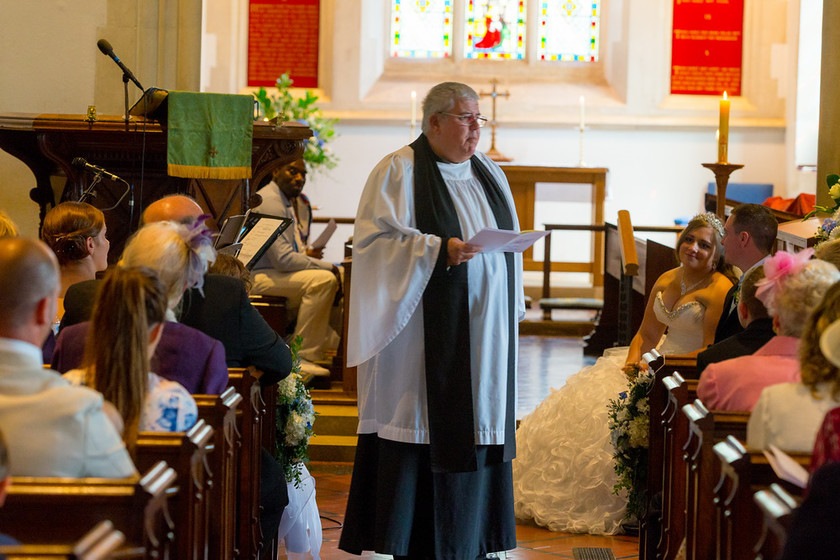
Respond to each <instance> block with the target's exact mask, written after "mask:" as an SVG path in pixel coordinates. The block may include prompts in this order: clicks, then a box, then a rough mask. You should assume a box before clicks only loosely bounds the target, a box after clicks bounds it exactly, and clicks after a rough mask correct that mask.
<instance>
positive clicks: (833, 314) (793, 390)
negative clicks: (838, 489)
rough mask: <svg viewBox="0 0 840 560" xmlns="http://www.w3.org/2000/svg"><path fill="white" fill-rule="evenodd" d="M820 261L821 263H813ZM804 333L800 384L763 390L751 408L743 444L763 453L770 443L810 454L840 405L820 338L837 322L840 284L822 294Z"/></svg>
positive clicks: (839, 381)
mask: <svg viewBox="0 0 840 560" xmlns="http://www.w3.org/2000/svg"><path fill="white" fill-rule="evenodd" d="M815 262H822V261H815ZM826 266H830V267H831V270H830V271H828V272H826V274H828V275H829V276H830V277H831V278H834V282H836V281H837V280H838V279H840V273H838V272H837V269H836V268H834V266H833V265H828V264H827V263H826ZM824 293H825V297H823V299H822V301H821V302H820V303H819V305H817V306H816V307H815V308H814V310H813V313H812V314H811V316H810V318H809V319H808V321H807V323H806V325H805V329H804V331H803V333H802V339H801V341H800V348H799V369H800V375H801V378H802V381H801V382H799V383H782V384H779V385H773V386H771V387H767V388H766V389H764V390H763V391H762V392H761V397H760V398H759V399H758V402H757V403H756V405H755V408H753V413H752V415H751V416H750V422H749V424H748V426H747V446H748V447H750V448H754V449H763V448H766V447H767V446H769V445H771V444H773V445H775V446H776V447H779V448H780V449H784V450H786V451H803V452H810V451H811V450H812V449H813V448H814V441H815V439H816V435H817V431H818V429H819V427H820V424H821V423H822V421H823V418H824V417H825V415H826V413H827V412H828V411H829V410H831V409H832V408H835V407H837V406H840V370H838V368H837V367H836V366H835V365H834V364H833V363H831V362H830V361H828V360H827V359H826V357H825V355H824V354H823V352H822V351H821V350H820V338H821V336H822V334H823V332H824V331H825V330H826V329H827V327H828V326H829V325H831V324H832V323H833V322H834V321H837V320H838V319H840V285H837V284H834V285H832V286H831V287H830V288H828V289H827V290H826V291H825V292H824Z"/></svg>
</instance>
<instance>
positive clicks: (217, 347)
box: [52, 222, 228, 394]
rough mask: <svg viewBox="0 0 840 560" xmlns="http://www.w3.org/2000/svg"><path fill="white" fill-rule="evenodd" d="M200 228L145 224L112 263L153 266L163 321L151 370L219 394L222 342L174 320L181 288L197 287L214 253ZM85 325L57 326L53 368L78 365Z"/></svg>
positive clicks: (224, 379) (193, 389)
mask: <svg viewBox="0 0 840 560" xmlns="http://www.w3.org/2000/svg"><path fill="white" fill-rule="evenodd" d="M203 227H204V226H203V225H202V224H196V225H193V226H187V225H182V224H176V223H174V222H156V223H153V224H149V225H146V226H144V227H143V228H141V229H140V230H139V231H137V233H136V234H134V236H133V237H132V238H131V239H130V240H129V241H128V244H127V245H126V247H125V250H124V251H123V254H122V257H121V258H120V261H119V263H118V266H126V267H133V266H144V267H147V268H150V269H152V270H154V271H155V272H156V273H157V275H158V277H159V278H160V281H161V283H162V284H163V286H164V289H165V291H166V299H167V311H166V321H165V322H164V326H163V334H162V335H161V340H160V343H159V344H158V347H157V350H156V351H155V353H154V356H153V358H152V371H154V372H155V373H157V374H158V375H160V376H161V377H164V378H166V379H169V380H171V381H177V382H178V383H180V384H181V385H183V386H184V387H186V388H187V390H188V391H189V392H190V393H206V394H220V393H221V392H222V391H224V389H225V387H227V383H228V371H227V365H226V363H225V350H224V347H223V346H222V343H221V342H219V341H218V340H215V339H213V338H210V337H209V336H207V335H206V334H204V333H202V332H201V331H198V330H196V329H193V328H191V327H187V326H185V325H181V324H179V323H177V322H176V321H175V314H174V311H173V310H174V309H175V308H176V306H177V305H178V304H179V303H180V301H181V298H182V296H183V295H184V292H185V291H186V290H187V289H189V288H192V287H198V288H200V287H201V286H202V284H203V281H204V273H205V272H206V271H207V266H208V263H209V262H210V261H212V260H213V259H214V258H215V251H213V248H212V246H211V245H210V239H209V235H206V234H205V230H203ZM94 313H95V312H94ZM88 327H89V323H79V324H77V325H71V326H69V327H65V328H63V329H62V330H61V333H60V334H59V336H58V343H57V345H56V349H55V354H54V355H53V360H52V365H53V368H54V369H56V370H58V371H60V372H62V373H64V372H67V371H69V370H71V369H75V368H78V367H79V366H80V364H81V361H82V354H83V351H84V340H85V336H86V333H87V331H88Z"/></svg>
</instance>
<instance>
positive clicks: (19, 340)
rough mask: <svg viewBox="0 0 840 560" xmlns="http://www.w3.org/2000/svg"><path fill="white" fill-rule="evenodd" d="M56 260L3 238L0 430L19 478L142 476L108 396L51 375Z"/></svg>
mask: <svg viewBox="0 0 840 560" xmlns="http://www.w3.org/2000/svg"><path fill="white" fill-rule="evenodd" d="M59 285H60V284H59V271H58V262H57V261H56V258H55V255H53V253H52V251H50V249H49V248H48V247H47V246H46V245H44V244H43V243H41V242H40V241H35V240H31V239H24V238H0V426H3V432H4V434H5V436H6V441H7V443H8V446H9V452H10V454H11V455H12V456H13V457H14V458H15V460H14V463H13V464H12V469H11V473H12V475H16V476H66V477H89V476H98V477H107V478H122V477H127V476H132V475H134V474H136V471H135V469H134V464H133V463H132V462H131V458H130V457H129V455H128V452H127V451H126V448H125V445H124V444H123V441H122V438H121V437H120V434H119V433H118V432H117V430H116V429H115V428H114V426H113V424H111V422H110V421H109V420H108V418H107V416H106V414H105V412H104V411H103V398H102V395H101V394H99V393H97V392H96V391H94V390H92V389H88V388H86V387H73V386H72V385H70V383H69V382H68V381H67V380H66V379H62V378H61V376H60V375H58V373H56V372H55V371H52V370H49V369H45V368H44V367H43V362H42V358H41V344H43V342H44V339H45V338H46V337H47V333H48V332H49V331H50V329H51V327H52V322H53V318H54V317H55V312H56V309H57V307H58V301H57V299H58V291H59Z"/></svg>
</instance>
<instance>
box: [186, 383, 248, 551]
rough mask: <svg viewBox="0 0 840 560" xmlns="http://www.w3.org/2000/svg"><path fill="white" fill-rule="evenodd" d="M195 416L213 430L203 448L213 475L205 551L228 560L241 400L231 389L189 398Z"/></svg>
mask: <svg viewBox="0 0 840 560" xmlns="http://www.w3.org/2000/svg"><path fill="white" fill-rule="evenodd" d="M193 398H194V399H195V402H196V404H197V405H198V416H199V418H201V419H202V420H204V421H205V422H207V423H208V424H209V425H211V426H212V427H213V429H214V430H215V431H214V434H213V439H212V441H211V443H210V444H209V445H208V446H207V461H208V465H209V468H210V471H211V472H212V473H213V480H212V482H213V488H212V491H211V493H210V498H209V501H208V503H209V504H210V525H209V527H208V531H207V532H208V547H209V550H210V558H211V559H214V560H231V559H232V558H233V557H234V554H235V550H236V519H237V518H236V500H237V479H238V478H239V476H238V466H239V463H238V459H237V458H238V456H239V452H240V446H241V441H240V440H241V436H240V432H239V431H238V430H237V428H236V413H237V410H238V409H239V407H240V405H241V403H242V396H241V395H240V394H239V393H237V392H236V389H234V388H233V387H228V388H227V389H226V390H225V392H224V393H222V394H221V395H193Z"/></svg>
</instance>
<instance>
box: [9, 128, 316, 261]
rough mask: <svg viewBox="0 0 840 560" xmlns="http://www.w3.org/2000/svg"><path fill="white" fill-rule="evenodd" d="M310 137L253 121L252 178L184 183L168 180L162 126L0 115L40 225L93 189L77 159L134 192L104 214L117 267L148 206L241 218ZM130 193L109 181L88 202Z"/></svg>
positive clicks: (99, 203) (109, 202)
mask: <svg viewBox="0 0 840 560" xmlns="http://www.w3.org/2000/svg"><path fill="white" fill-rule="evenodd" d="M311 135H312V131H311V130H310V129H309V128H308V127H307V126H305V125H301V124H298V123H292V122H289V123H283V124H281V125H275V124H272V123H268V122H262V121H256V122H254V135H253V146H252V152H251V168H252V175H251V179H249V180H226V181H222V180H209V179H184V178H180V177H170V176H169V175H167V172H166V169H167V165H166V139H167V129H166V125H165V124H161V123H159V122H157V121H153V120H146V119H144V118H142V117H132V118H131V120H130V122H129V123H128V127H126V123H125V121H124V119H123V117H122V116H101V115H100V116H98V117H97V118H96V120H93V121H89V120H87V116H86V115H50V114H42V115H36V114H26V113H8V114H2V115H0V148H2V149H3V150H5V151H6V152H8V153H10V154H11V155H13V156H15V157H16V158H18V159H19V160H21V161H22V162H23V163H25V164H26V165H27V167H29V169H30V170H31V171H32V173H33V174H34V175H35V186H34V187H33V188H31V190H30V192H29V196H30V198H32V200H34V201H35V202H36V203H38V205H39V206H40V217H41V223H43V219H44V214H45V213H46V212H47V210H49V209H50V208H51V207H53V206H54V205H55V204H56V202H61V201H65V200H79V197H80V196H81V195H82V193H83V192H84V190H85V188H86V187H87V186H88V185H89V182H90V179H91V176H90V175H89V174H88V173H86V172H85V171H84V170H80V169H77V168H75V167H73V165H72V161H73V159H74V158H77V157H81V158H84V159H85V160H87V161H88V162H90V163H91V164H94V165H97V166H99V167H102V168H104V169H106V170H107V171H108V172H110V173H113V174H115V175H117V176H119V177H120V178H122V179H124V180H125V181H127V182H128V183H129V184H130V185H132V187H133V188H132V189H131V190H132V191H133V192H130V193H129V194H128V195H127V196H126V198H125V199H124V200H123V201H122V202H121V203H119V204H118V205H117V207H116V208H114V209H113V210H111V211H108V212H106V213H105V220H106V223H107V226H108V237H109V238H110V240H111V252H110V257H109V260H112V261H113V260H116V259H117V258H118V257H119V255H120V253H121V252H122V248H123V245H124V244H125V240H126V238H127V237H128V236H129V235H130V234H131V232H133V231H134V230H135V229H136V228H137V224H138V222H139V218H140V213H141V212H142V210H143V208H145V207H146V206H147V205H148V204H149V203H151V202H153V201H155V200H157V199H158V198H161V197H162V196H165V195H167V194H190V195H192V196H193V197H195V198H196V200H198V202H199V204H201V206H202V207H203V208H204V209H205V210H206V211H207V213H208V214H210V216H211V219H210V220H208V222H209V223H210V225H211V226H212V225H215V224H218V223H220V222H222V221H223V220H224V219H225V218H226V217H227V216H229V215H233V214H239V213H242V212H244V211H245V210H246V209H248V208H249V207H250V206H251V205H252V204H253V199H252V197H253V194H254V191H256V189H257V187H258V186H259V185H260V184H261V183H262V181H263V180H265V179H266V178H268V177H270V175H271V173H272V172H273V171H274V170H276V169H278V168H280V167H282V166H283V165H285V164H287V163H289V162H291V161H294V160H295V159H297V158H298V157H300V156H301V155H302V154H303V149H304V146H305V142H306V139H307V138H309V137H310V136H311ZM53 183H55V184H57V185H60V187H59V191H58V192H56V191H54V190H53ZM22 187H23V185H22ZM125 190H126V187H125V185H123V184H122V183H120V182H118V181H111V180H109V179H107V178H105V179H103V181H102V182H101V183H100V184H99V185H98V186H97V188H96V197H95V198H93V199H92V200H86V202H90V203H91V204H93V205H94V206H96V207H98V208H103V209H104V208H109V207H111V206H113V205H114V204H115V203H117V201H118V200H119V198H120V196H122V194H123V193H124V192H125ZM132 200H133V205H132V204H131V201H132Z"/></svg>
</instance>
